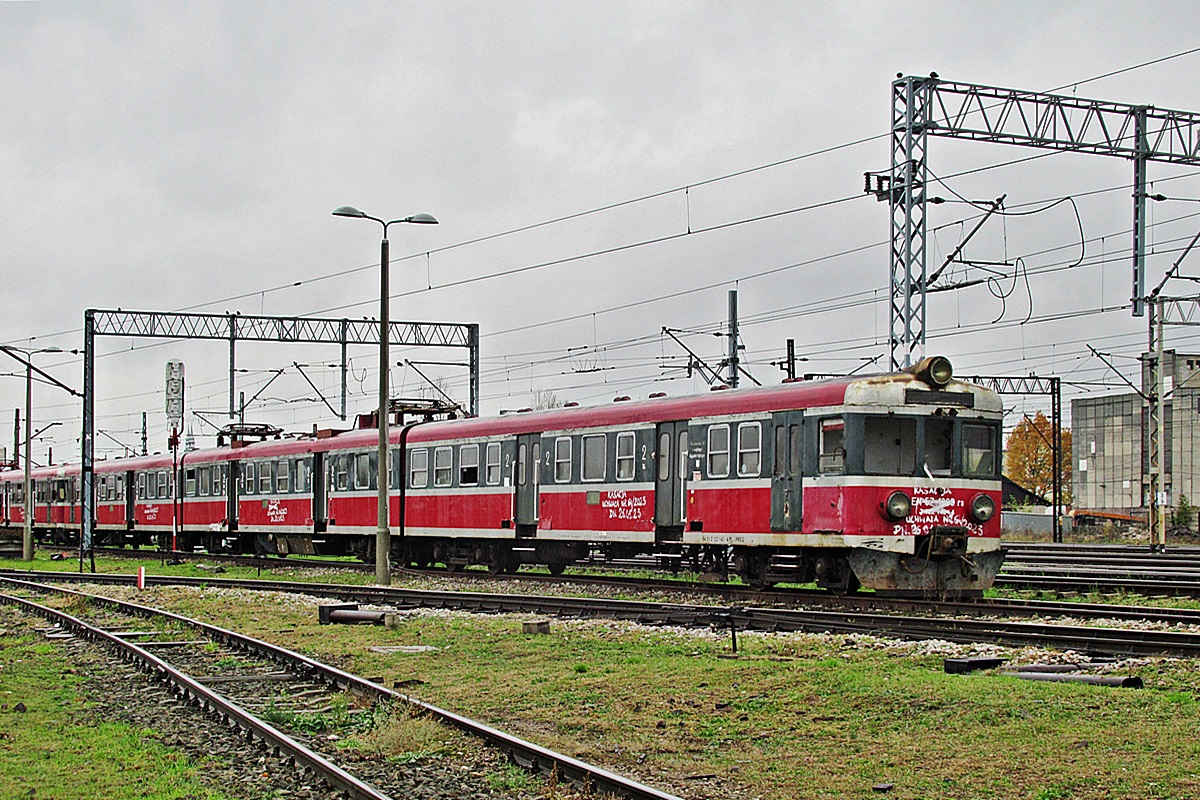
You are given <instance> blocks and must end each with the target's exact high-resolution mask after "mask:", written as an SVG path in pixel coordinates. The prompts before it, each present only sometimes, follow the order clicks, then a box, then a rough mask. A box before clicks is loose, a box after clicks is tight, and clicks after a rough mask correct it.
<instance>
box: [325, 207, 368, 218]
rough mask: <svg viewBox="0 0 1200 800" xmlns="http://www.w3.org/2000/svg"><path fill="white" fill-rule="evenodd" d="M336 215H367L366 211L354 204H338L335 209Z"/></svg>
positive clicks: (334, 213)
mask: <svg viewBox="0 0 1200 800" xmlns="http://www.w3.org/2000/svg"><path fill="white" fill-rule="evenodd" d="M333 215H334V216H335V217H365V216H367V215H366V213H365V212H363V211H359V210H358V209H357V208H355V207H354V206H338V207H337V208H335V209H334V210H333Z"/></svg>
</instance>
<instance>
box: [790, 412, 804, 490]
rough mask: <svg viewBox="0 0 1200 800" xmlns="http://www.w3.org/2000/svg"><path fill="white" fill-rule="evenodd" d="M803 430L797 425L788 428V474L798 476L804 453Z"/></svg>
mask: <svg viewBox="0 0 1200 800" xmlns="http://www.w3.org/2000/svg"><path fill="white" fill-rule="evenodd" d="M803 431H804V429H803V428H801V427H800V426H799V425H789V426H788V474H789V475H791V476H793V477H799V476H800V463H801V458H800V456H801V454H802V453H803V452H804V449H803V447H804V435H803Z"/></svg>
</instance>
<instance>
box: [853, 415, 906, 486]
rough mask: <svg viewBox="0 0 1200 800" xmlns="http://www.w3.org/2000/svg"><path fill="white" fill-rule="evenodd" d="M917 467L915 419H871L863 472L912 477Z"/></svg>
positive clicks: (865, 434) (866, 425) (866, 431)
mask: <svg viewBox="0 0 1200 800" xmlns="http://www.w3.org/2000/svg"><path fill="white" fill-rule="evenodd" d="M916 468H917V420H916V418H915V417H890V416H889V417H867V418H866V420H865V421H864V425H863V469H864V470H865V471H866V473H867V474H868V475H912V474H913V472H915V471H916Z"/></svg>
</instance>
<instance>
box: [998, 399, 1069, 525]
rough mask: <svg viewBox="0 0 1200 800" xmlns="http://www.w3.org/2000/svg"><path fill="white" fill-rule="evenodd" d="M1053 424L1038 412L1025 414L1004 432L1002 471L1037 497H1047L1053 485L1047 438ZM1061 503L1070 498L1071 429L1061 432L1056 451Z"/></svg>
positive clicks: (1052, 439)
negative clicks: (1060, 448)
mask: <svg viewBox="0 0 1200 800" xmlns="http://www.w3.org/2000/svg"><path fill="white" fill-rule="evenodd" d="M1053 441H1054V424H1053V423H1051V422H1050V420H1048V419H1046V415H1045V414H1043V413H1042V412H1040V411H1039V412H1038V413H1037V415H1036V416H1034V417H1032V418H1030V417H1029V416H1028V415H1026V416H1025V418H1024V419H1022V420H1021V421H1020V422H1018V423H1017V427H1016V428H1014V429H1013V432H1012V433H1010V434H1009V435H1008V442H1007V445H1006V446H1005V448H1004V474H1005V475H1007V476H1008V478H1009V479H1010V480H1013V481H1016V482H1017V483H1018V484H1020V485H1021V486H1022V487H1024V488H1026V489H1028V490H1029V491H1031V492H1033V493H1034V494H1036V495H1038V496H1039V497H1044V498H1046V499H1047V500H1050V499H1051V498H1050V495H1051V493H1052V492H1053V489H1054V486H1053V482H1054V459H1053V448H1052V447H1051V444H1050V443H1051V442H1053ZM1059 464H1060V469H1061V472H1060V474H1059V479H1060V481H1061V485H1062V497H1063V503H1069V502H1071V431H1069V430H1063V432H1062V453H1061V454H1060V455H1059Z"/></svg>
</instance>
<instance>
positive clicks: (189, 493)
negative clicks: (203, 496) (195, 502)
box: [183, 468, 196, 497]
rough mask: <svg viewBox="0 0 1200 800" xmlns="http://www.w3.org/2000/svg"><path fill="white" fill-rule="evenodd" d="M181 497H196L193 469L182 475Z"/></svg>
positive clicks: (194, 472)
mask: <svg viewBox="0 0 1200 800" xmlns="http://www.w3.org/2000/svg"><path fill="white" fill-rule="evenodd" d="M183 496H184V497H195V496H196V470H195V468H192V469H189V470H187V471H186V472H185V473H184V481H183Z"/></svg>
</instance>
